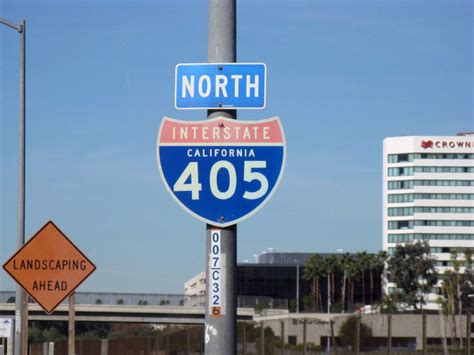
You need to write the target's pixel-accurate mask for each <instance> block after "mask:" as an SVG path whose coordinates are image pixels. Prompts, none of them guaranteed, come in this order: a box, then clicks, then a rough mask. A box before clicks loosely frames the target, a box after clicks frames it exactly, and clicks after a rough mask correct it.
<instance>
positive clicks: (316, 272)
mask: <svg viewBox="0 0 474 355" xmlns="http://www.w3.org/2000/svg"><path fill="white" fill-rule="evenodd" d="M323 273H324V270H323V258H322V257H321V255H319V254H311V255H310V256H309V258H308V260H307V261H306V264H305V271H304V278H305V279H306V280H311V281H312V282H311V294H312V295H313V298H314V305H315V308H316V311H320V310H321V307H322V297H321V287H320V284H319V282H320V278H321V276H322V275H323Z"/></svg>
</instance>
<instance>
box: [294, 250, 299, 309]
mask: <svg viewBox="0 0 474 355" xmlns="http://www.w3.org/2000/svg"><path fill="white" fill-rule="evenodd" d="M295 262H296V313H297V314H299V313H300V264H299V261H298V260H297V259H295Z"/></svg>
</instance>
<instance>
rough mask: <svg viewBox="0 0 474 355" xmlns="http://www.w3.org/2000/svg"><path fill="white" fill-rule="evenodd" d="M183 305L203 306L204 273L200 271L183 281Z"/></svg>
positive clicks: (204, 294)
mask: <svg viewBox="0 0 474 355" xmlns="http://www.w3.org/2000/svg"><path fill="white" fill-rule="evenodd" d="M184 297H185V301H184V303H185V306H187V307H204V306H205V303H206V273H205V272H204V271H203V272H200V273H199V274H197V275H196V276H194V277H193V278H192V279H190V280H188V281H186V282H185V283H184Z"/></svg>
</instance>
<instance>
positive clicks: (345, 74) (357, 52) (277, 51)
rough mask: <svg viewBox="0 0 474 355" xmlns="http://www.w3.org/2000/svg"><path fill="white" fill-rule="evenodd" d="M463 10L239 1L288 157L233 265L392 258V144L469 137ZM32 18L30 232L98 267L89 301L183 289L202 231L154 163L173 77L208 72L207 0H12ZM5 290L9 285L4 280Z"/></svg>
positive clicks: (3, 124)
mask: <svg viewBox="0 0 474 355" xmlns="http://www.w3.org/2000/svg"><path fill="white" fill-rule="evenodd" d="M472 6H473V5H472V2H471V1H469V0H465V1H463V0H429V1H428V0H427V1H418V0H412V1H407V0H390V1H389V0H384V1H382V0H377V1H376V0H361V1H355V0H351V1H339V0H320V1H316V0H298V1H282V0H272V1H263V0H260V1H257V0H253V1H243V0H241V1H238V5H237V7H238V20H237V40H238V42H237V58H238V61H241V62H263V63H266V65H267V77H268V79H267V86H268V88H267V108H266V109H265V110H255V111H248V110H247V111H245V112H239V113H238V117H239V118H240V119H263V118H268V117H272V116H279V117H280V118H281V121H282V124H283V127H284V129H285V133H286V140H287V147H288V156H287V166H286V171H285V175H284V177H283V180H282V183H281V185H280V188H279V190H278V191H276V193H275V194H274V196H273V197H272V199H271V200H270V201H269V202H268V203H267V205H266V206H265V207H264V208H263V209H262V210H261V211H260V212H259V213H257V214H256V215H255V216H253V217H251V218H250V219H248V220H247V221H245V222H243V223H241V224H239V232H238V259H239V261H242V260H244V259H249V260H252V259H253V255H254V254H259V253H260V251H262V250H264V249H266V248H268V247H272V248H275V249H277V250H278V251H310V252H335V251H336V250H337V249H344V250H345V251H358V250H368V251H377V250H380V249H381V247H382V211H381V206H382V182H381V180H382V170H381V169H382V141H383V139H384V138H385V137H387V136H397V135H403V134H406V135H451V134H455V133H457V132H461V131H472V130H474V127H473V126H474V123H473V105H472V103H473V92H472V85H473V68H472V63H473V28H472V24H473V22H474V21H473V8H472ZM0 16H1V17H4V18H7V19H8V20H10V21H12V22H19V20H20V19H22V18H24V19H26V21H27V31H28V32H27V178H26V179H27V180H26V181H27V190H26V193H27V195H26V197H27V206H26V235H27V237H30V236H32V235H33V234H34V233H35V232H36V231H37V230H38V229H39V228H40V227H41V226H42V225H43V224H44V223H46V221H48V220H50V219H51V220H53V221H54V222H55V223H56V224H57V225H58V226H59V227H60V228H61V229H62V230H63V231H64V232H65V233H66V234H67V235H68V236H69V237H70V238H71V239H72V240H73V241H74V242H75V243H76V244H77V245H78V246H79V247H80V248H81V249H82V250H83V251H84V253H86V254H87V255H88V256H89V257H90V259H92V260H93V261H94V262H95V264H96V265H97V267H98V270H97V271H96V272H95V274H94V275H93V276H91V277H90V278H89V279H88V280H87V281H86V282H85V283H84V284H83V285H82V286H81V288H80V290H83V291H109V292H160V293H167V292H171V293H181V292H182V288H183V283H184V281H186V280H187V279H189V278H190V277H192V276H193V275H195V274H196V273H198V272H199V271H201V270H203V269H204V260H205V226H204V225H203V224H202V223H201V222H199V221H197V220H194V219H193V218H192V217H190V216H189V215H187V214H186V213H185V212H184V211H182V210H181V209H180V208H179V207H178V206H177V205H176V203H175V202H174V201H173V200H172V198H171V197H170V196H169V195H168V194H167V192H166V190H165V188H164V186H163V184H162V182H161V179H160V176H159V173H158V169H157V165H156V159H155V140H156V135H157V130H158V128H159V125H160V121H161V118H162V116H164V115H166V116H169V117H173V118H179V119H205V118H206V112H205V111H193V112H189V111H177V110H175V109H174V102H173V100H174V97H173V95H174V94H173V93H174V91H173V90H174V67H175V65H176V64H177V63H192V62H206V61H207V1H204V0H194V1H191V0H189V1H184V0H179V1H171V0H161V1H151V0H150V1H148V0H141V1H128V0H127V1H124V0H121V1H116V0H114V1H109V0H106V1H78V0H68V1H59V0H57V1H51V0H42V1H39V0H37V1H32V0H30V1H17V0H4V1H2V3H1V4H0ZM0 49H1V52H0V59H1V61H0V63H1V70H0V73H1V77H0V85H1V86H0V94H1V95H0V101H1V107H0V114H1V116H0V149H1V150H0V167H1V180H0V183H1V190H0V191H1V199H0V200H1V205H0V206H1V207H0V208H1V210H0V224H1V236H0V262H1V263H2V264H3V263H4V262H5V261H6V260H7V259H8V258H9V257H10V256H11V255H12V254H13V253H14V252H15V248H16V243H15V240H16V211H17V208H16V205H17V147H18V142H17V131H18V123H17V122H18V35H17V34H16V33H15V32H14V31H13V30H10V29H8V28H6V27H4V26H2V27H1V29H0ZM0 275H1V276H0V289H1V290H4V289H13V287H14V285H13V282H12V281H11V280H10V279H9V277H8V276H7V275H6V273H4V272H2V273H0Z"/></svg>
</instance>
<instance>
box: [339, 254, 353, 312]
mask: <svg viewBox="0 0 474 355" xmlns="http://www.w3.org/2000/svg"><path fill="white" fill-rule="evenodd" d="M353 264H354V259H353V257H352V255H351V254H350V253H345V254H343V255H341V257H340V258H339V267H340V269H341V270H342V283H341V313H344V311H345V308H346V298H347V297H346V290H347V279H348V274H349V270H350V269H351V268H354V266H353Z"/></svg>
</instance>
